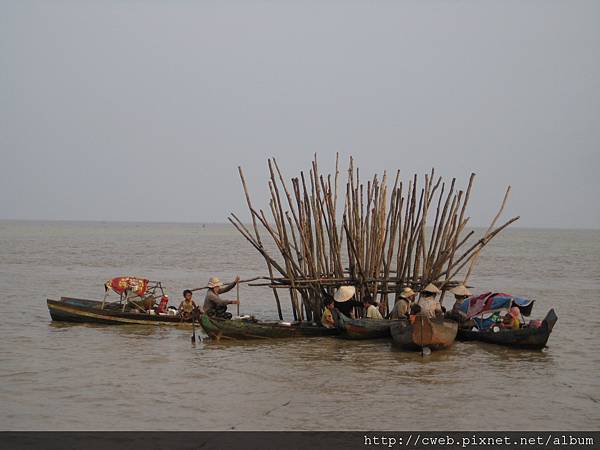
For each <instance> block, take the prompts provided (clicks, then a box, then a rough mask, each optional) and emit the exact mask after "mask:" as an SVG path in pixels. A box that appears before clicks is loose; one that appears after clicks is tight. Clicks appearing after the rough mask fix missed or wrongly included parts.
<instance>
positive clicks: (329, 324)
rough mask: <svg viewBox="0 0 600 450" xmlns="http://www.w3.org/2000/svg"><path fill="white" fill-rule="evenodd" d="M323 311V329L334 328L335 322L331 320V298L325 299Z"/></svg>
mask: <svg viewBox="0 0 600 450" xmlns="http://www.w3.org/2000/svg"><path fill="white" fill-rule="evenodd" d="M324 304H325V309H324V310H323V315H322V316H321V325H323V326H324V327H325V328H335V322H334V320H333V308H334V304H333V299H332V298H331V297H328V298H325V300H324Z"/></svg>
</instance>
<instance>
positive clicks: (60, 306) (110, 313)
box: [46, 297, 192, 327]
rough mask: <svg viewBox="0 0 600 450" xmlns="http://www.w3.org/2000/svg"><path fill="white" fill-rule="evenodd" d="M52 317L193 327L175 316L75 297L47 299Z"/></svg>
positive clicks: (97, 321) (79, 320)
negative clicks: (139, 310)
mask: <svg viewBox="0 0 600 450" xmlns="http://www.w3.org/2000/svg"><path fill="white" fill-rule="evenodd" d="M46 302H47V304H48V311H49V312H50V317H51V318H52V320H54V321H58V322H77V323H103V324H110V325H127V324H129V325H175V326H181V325H183V326H187V327H191V326H192V323H191V322H190V321H187V322H184V321H182V319H181V317H179V316H175V315H166V314H165V315H156V314H149V313H142V312H138V311H137V310H128V311H127V310H126V311H123V310H122V306H121V305H119V304H115V303H106V304H105V305H104V308H103V307H102V303H103V302H100V301H95V300H84V299H80V298H73V297H61V299H60V300H51V299H47V301H46Z"/></svg>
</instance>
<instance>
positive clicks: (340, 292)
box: [333, 286, 356, 303]
mask: <svg viewBox="0 0 600 450" xmlns="http://www.w3.org/2000/svg"><path fill="white" fill-rule="evenodd" d="M355 293H356V288H355V287H354V286H341V287H340V288H338V289H336V291H335V294H333V299H334V300H335V301H336V302H339V303H341V302H347V301H348V300H350V299H351V298H352V297H354V294H355Z"/></svg>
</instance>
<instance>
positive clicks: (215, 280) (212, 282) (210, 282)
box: [208, 277, 223, 288]
mask: <svg viewBox="0 0 600 450" xmlns="http://www.w3.org/2000/svg"><path fill="white" fill-rule="evenodd" d="M221 286H223V283H221V280H219V279H218V278H217V277H212V278H211V279H210V280H208V287H209V288H214V287H221Z"/></svg>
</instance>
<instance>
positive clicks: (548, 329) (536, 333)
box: [458, 309, 558, 350]
mask: <svg viewBox="0 0 600 450" xmlns="http://www.w3.org/2000/svg"><path fill="white" fill-rule="evenodd" d="M557 320H558V316H557V315H556V313H555V312H554V309H551V310H550V311H548V314H546V317H545V318H544V320H543V321H542V324H541V326H540V327H538V328H534V327H525V328H519V329H518V330H511V329H502V328H499V327H492V328H490V329H487V330H465V329H459V330H458V339H459V340H461V341H482V342H489V343H491V344H498V345H505V346H508V347H513V348H521V349H530V350H540V349H542V348H544V347H545V346H546V343H547V342H548V338H549V337H550V333H552V329H553V328H554V324H555V323H556V322H557ZM494 330H496V331H494Z"/></svg>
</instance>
